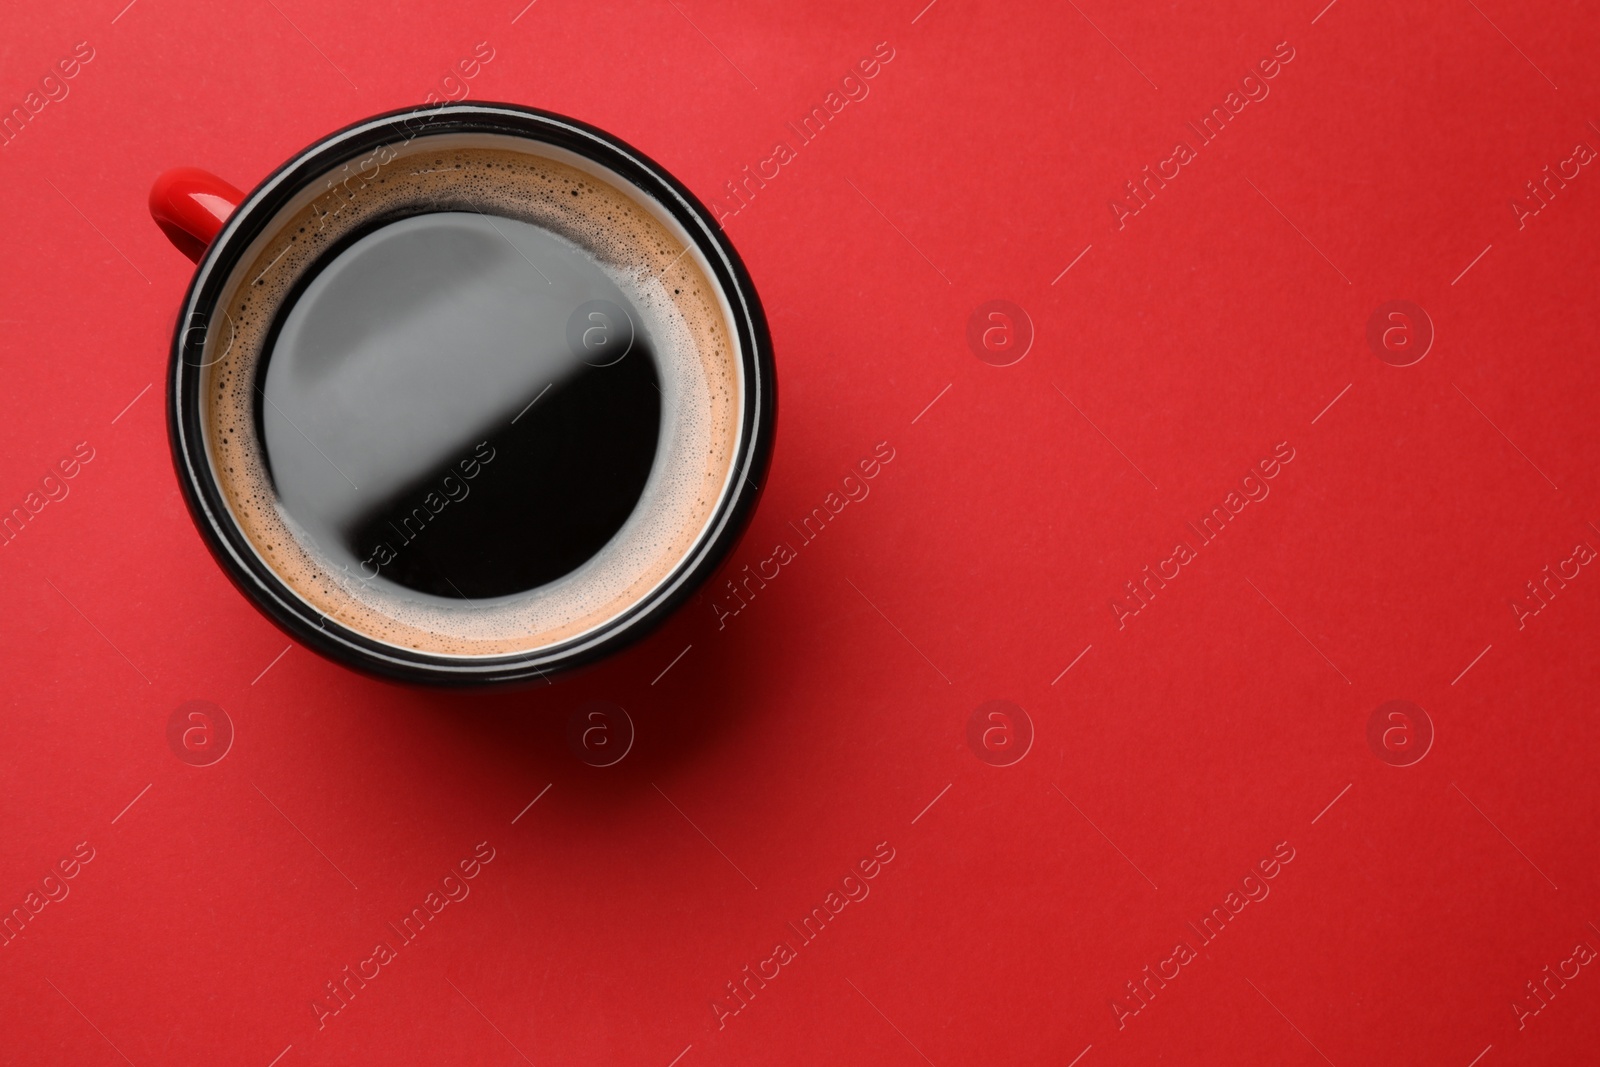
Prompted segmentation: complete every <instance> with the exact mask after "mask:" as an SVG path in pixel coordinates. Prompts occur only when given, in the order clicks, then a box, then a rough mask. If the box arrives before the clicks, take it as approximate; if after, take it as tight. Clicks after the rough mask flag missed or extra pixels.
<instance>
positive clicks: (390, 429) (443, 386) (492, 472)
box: [258, 212, 662, 599]
mask: <svg viewBox="0 0 1600 1067" xmlns="http://www.w3.org/2000/svg"><path fill="white" fill-rule="evenodd" d="M280 321H281V328H280V329H279V331H278V333H277V336H276V337H275V339H274V340H273V342H272V344H271V348H270V351H269V355H268V358H267V360H266V363H265V367H266V369H265V373H264V374H263V375H262V376H261V378H262V380H261V381H260V383H259V386H258V387H259V389H260V396H259V400H260V403H259V418H260V426H261V430H262V438H263V445H264V449H263V450H264V452H265V454H266V457H267V462H268V466H269V468H270V472H271V477H272V482H273V486H274V488H275V490H276V492H277V495H278V498H279V500H280V502H281V505H282V507H283V509H284V510H285V511H286V512H287V513H288V515H289V517H290V518H291V520H292V521H293V522H294V523H295V524H296V525H298V526H299V527H300V528H301V529H302V530H303V531H304V532H305V534H306V535H307V539H308V540H309V541H310V542H312V543H313V544H315V545H316V546H317V548H318V549H319V551H321V552H322V553H323V554H325V555H326V556H327V557H328V559H329V561H330V562H331V563H332V564H333V566H334V569H335V570H342V571H343V572H344V573H345V574H347V575H349V576H350V577H351V578H352V579H353V580H363V581H372V582H381V583H392V585H391V586H390V587H391V588H395V587H399V588H401V589H404V590H410V591H413V592H415V593H421V594H429V595H433V596H440V597H449V598H468V599H479V598H488V597H498V596H506V595H510V594H514V593H520V592H524V591H526V590H530V589H534V588H537V587H538V586H541V585H544V584H547V583H549V582H552V581H555V580H557V579H559V578H561V577H563V576H564V575H567V574H570V573H572V572H573V571H574V570H576V569H577V568H579V567H581V566H582V565H583V564H584V563H585V562H587V561H588V560H590V559H592V558H593V557H594V556H595V555H596V553H598V552H599V551H600V549H601V548H602V547H604V545H605V544H606V543H607V542H608V541H609V540H610V539H611V537H612V536H613V535H614V534H615V533H616V532H617V531H618V530H619V529H620V528H621V527H622V525H623V523H624V522H625V521H626V520H627V518H628V516H629V515H630V514H632V513H633V510H634V508H635V506H636V505H637V504H638V502H639V499H640V497H641V495H642V493H643V490H644V488H645V484H646V481H647V480H648V478H649V475H650V471H651V468H652V465H653V462H654V460H655V457H656V451H657V446H658V442H659V439H660V433H661V410H662V397H661V391H660V390H661V381H660V375H659V373H658V370H657V361H656V358H655V355H654V353H653V351H652V349H651V345H650V340H649V338H648V336H647V335H646V334H645V332H644V329H643V325H642V324H643V319H642V317H641V316H640V314H639V313H638V312H637V310H636V309H634V308H633V306H632V305H631V304H630V302H629V300H628V298H627V296H626V295H624V294H623V293H622V291H621V290H620V289H618V287H617V286H616V285H615V284H614V283H613V282H612V281H611V279H610V278H609V277H608V276H607V275H606V274H605V272H604V271H603V270H602V269H601V268H600V266H599V264H598V263H596V262H595V260H594V259H593V258H592V257H591V256H590V255H589V254H588V253H586V252H585V251H584V250H583V249H581V248H580V247H578V246H577V245H575V244H573V243H571V242H569V241H567V240H565V239H564V238H561V237H559V236H557V235H555V234H553V233H550V232H549V231H546V230H544V229H542V228H540V227H537V226H534V225H531V224H529V223H525V222H521V221H518V220H514V219H508V218H503V217H490V216H486V215H481V214H475V213H470V212H437V213H432V214H426V215H418V216H414V217H412V218H408V219H404V220H402V221H399V222H393V223H390V224H388V225H385V226H383V227H381V228H379V229H377V230H375V231H373V232H371V233H368V234H367V235H365V236H364V237H362V238H360V239H359V240H357V241H356V242H354V243H353V244H351V245H350V246H348V247H346V248H345V249H344V250H343V251H340V252H337V253H335V254H334V255H332V256H331V257H330V261H329V262H328V263H327V264H326V265H324V266H323V267H322V268H321V270H320V272H319V273H318V274H317V275H316V276H315V278H314V279H313V280H312V281H311V282H310V284H309V285H307V286H305V287H304V289H303V290H302V291H301V292H300V293H299V295H298V297H297V298H295V299H293V301H292V303H291V304H290V305H288V307H287V310H286V312H280Z"/></svg>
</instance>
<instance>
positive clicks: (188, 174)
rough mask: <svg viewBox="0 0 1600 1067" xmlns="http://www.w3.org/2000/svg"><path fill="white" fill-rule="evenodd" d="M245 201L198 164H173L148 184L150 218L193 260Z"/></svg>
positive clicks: (242, 195) (199, 255) (229, 185)
mask: <svg viewBox="0 0 1600 1067" xmlns="http://www.w3.org/2000/svg"><path fill="white" fill-rule="evenodd" d="M243 201H244V194H243V193H241V192H240V191H239V190H238V189H235V188H234V187H233V186H232V185H231V184H229V183H228V182H226V181H223V180H222V179H221V178H219V177H217V176H216V175H215V174H212V173H211V172H210V171H207V170H201V169H200V168H198V167H176V168H174V169H172V170H169V171H167V172H166V173H165V174H163V175H161V177H159V178H157V179H156V183H155V184H154V185H152V186H151V187H150V217H151V218H153V219H155V220H156V225H157V226H160V227H161V231H162V232H163V233H165V234H166V235H167V239H168V240H170V241H171V242H172V243H173V244H175V245H177V246H178V250H179V251H180V252H182V253H183V254H184V255H186V256H188V257H189V258H190V259H192V260H194V261H195V262H196V263H198V262H200V257H201V256H203V255H205V252H206V249H207V248H208V247H210V245H211V242H212V241H214V240H215V239H216V236H217V234H219V233H221V232H222V226H223V223H225V222H227V221H228V217H229V216H230V215H232V214H233V211H234V209H235V208H237V207H238V206H239V205H240V204H241V203H243Z"/></svg>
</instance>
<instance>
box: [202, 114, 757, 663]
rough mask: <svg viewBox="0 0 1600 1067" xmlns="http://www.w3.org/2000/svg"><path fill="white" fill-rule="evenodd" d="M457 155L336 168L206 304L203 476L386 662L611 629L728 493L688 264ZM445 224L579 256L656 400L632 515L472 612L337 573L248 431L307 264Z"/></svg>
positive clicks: (726, 456) (714, 360) (474, 155)
mask: <svg viewBox="0 0 1600 1067" xmlns="http://www.w3.org/2000/svg"><path fill="white" fill-rule="evenodd" d="M464 140H466V138H464V137H462V136H461V135H454V136H450V137H443V136H436V137H431V138H430V137H422V138H418V139H417V140H415V141H412V142H411V143H410V144H409V145H405V146H393V147H391V148H390V149H388V150H387V151H384V150H380V153H381V154H378V153H375V154H374V157H373V158H375V159H383V158H387V159H388V161H387V162H384V163H382V164H381V165H376V173H371V172H369V170H368V167H362V168H361V170H360V174H359V176H357V175H354V174H353V173H352V172H351V171H350V169H349V168H346V169H344V170H341V171H339V172H338V173H337V174H330V175H328V176H325V177H324V178H321V179H318V181H317V182H316V183H314V185H315V186H316V187H317V188H319V189H320V190H321V191H320V192H318V193H316V194H315V195H314V196H313V197H312V198H311V199H310V200H309V202H297V203H295V204H291V205H290V206H289V207H287V208H285V209H284V210H283V211H282V212H280V214H279V217H278V218H277V219H274V220H273V224H272V225H271V226H269V228H268V232H269V234H270V235H271V236H269V237H267V238H265V239H262V240H258V241H257V243H256V245H255V248H254V251H255V253H256V254H255V255H254V257H253V258H249V259H246V260H244V261H242V262H241V263H240V265H239V267H238V268H236V270H235V271H234V274H233V276H232V278H230V280H229V284H228V286H227V288H226V289H225V290H224V295H223V298H222V299H221V300H220V301H219V302H218V306H219V307H222V308H224V309H225V310H226V311H227V312H228V315H229V316H231V319H232V322H233V327H234V328H233V330H232V331H231V335H230V336H229V337H228V338H226V339H225V340H226V342H227V343H226V345H224V344H223V343H222V342H221V341H219V340H218V339H216V338H209V337H208V339H207V344H206V350H205V352H204V359H205V361H206V362H207V363H208V364H210V365H209V366H208V368H207V377H206V379H205V381H206V386H205V389H204V392H203V394H202V395H203V397H204V398H205V402H206V407H207V410H206V411H205V412H204V414H205V416H206V418H205V420H204V421H205V425H207V426H208V427H210V432H209V435H208V436H209V445H210V451H211V459H212V465H213V469H214V471H215V473H216V476H217V479H218V482H219V484H220V485H221V487H222V490H223V494H224V497H225V498H226V500H227V501H228V504H229V508H230V510H231V511H232V513H233V515H234V518H235V519H236V521H237V522H238V524H239V527H240V529H241V530H242V531H243V532H244V534H245V536H246V537H247V538H248V539H249V540H250V542H251V544H252V545H253V546H254V547H255V548H256V550H257V551H258V552H259V553H260V555H261V556H262V558H263V559H265V560H266V561H267V562H268V563H269V565H270V566H271V567H272V569H273V570H274V571H275V572H277V573H278V574H279V575H280V576H282V577H283V579H284V580H285V582H286V583H287V584H288V585H289V586H290V588H291V589H293V590H295V591H296V592H297V593H298V594H299V595H300V597H301V598H302V599H303V600H304V601H306V603H308V604H309V605H311V606H312V607H313V608H314V609H315V610H317V611H318V612H320V613H321V614H322V615H324V616H325V617H326V618H328V619H331V620H333V621H336V622H338V623H341V624H343V625H344V626H346V627H348V628H350V629H352V630H355V631H357V632H360V633H363V634H366V635H367V636H369V637H372V638H374V639H376V640H379V641H382V642H384V643H387V644H390V645H395V646H398V647H401V648H408V649H416V650H421V651H427V652H432V653H445V654H454V655H466V656H471V655H504V654H507V653H512V652H526V651H532V650H537V649H539V648H543V647H547V646H549V645H552V644H554V643H556V642H559V641H563V640H566V639H569V638H571V637H574V636H577V635H579V634H582V633H585V632H587V631H589V630H592V629H594V628H595V627H596V626H599V625H602V624H603V623H605V622H606V621H608V620H610V619H612V618H615V617H616V616H617V615H619V614H621V613H622V612H624V611H626V610H627V609H628V608H629V607H631V606H632V605H634V604H636V603H637V602H638V601H639V600H640V599H642V598H643V597H644V596H646V595H648V594H649V592H650V591H651V590H652V589H654V588H655V587H656V586H657V585H659V584H660V583H661V582H662V581H664V580H665V579H666V578H667V577H668V576H669V575H670V574H671V572H672V571H673V569H674V568H675V567H676V565H677V564H678V563H679V562H680V561H681V560H682V559H683V558H684V557H685V556H687V555H688V553H689V552H690V551H691V550H692V548H693V546H694V544H695V542H696V541H697V540H698V538H699V536H700V534H701V533H702V531H703V530H704V529H705V527H706V526H707V524H708V523H709V522H710V521H711V518H712V515H713V512H714V511H715V508H716V503H717V501H718V500H719V499H720V498H721V496H722V492H723V488H724V486H725V485H726V483H727V481H728V480H729V478H730V476H731V471H732V468H733V462H734V457H735V453H736V449H737V444H738V438H739V433H740V404H741V401H742V394H741V390H742V380H741V376H740V370H739V367H740V360H739V352H738V349H737V346H736V344H735V342H734V340H733V334H732V331H731V329H730V325H729V322H728V316H727V312H726V311H725V308H724V304H723V302H722V300H721V298H720V297H719V294H718V291H717V289H716V287H715V285H714V283H713V282H712V281H711V280H710V279H709V278H708V277H707V276H706V273H705V271H704V270H703V269H702V267H701V264H700V263H699V262H698V252H697V250H692V249H690V248H686V246H685V243H684V242H683V241H682V240H680V239H679V238H678V237H677V236H676V235H675V234H674V233H673V232H671V231H670V230H669V229H668V228H667V226H665V225H664V224H663V223H662V222H661V221H660V220H659V219H658V218H657V217H656V216H655V215H654V214H653V213H652V212H651V211H650V210H649V209H648V208H647V207H645V206H644V205H643V204H641V203H640V202H638V200H636V199H635V197H636V196H638V195H639V194H633V195H630V194H629V193H627V192H624V191H623V188H622V187H621V182H620V181H617V182H615V183H614V182H613V181H608V180H605V179H602V178H601V177H598V176H597V175H595V174H593V173H590V172H588V171H587V170H580V169H578V168H577V167H575V166H572V165H569V164H568V163H565V162H562V161H560V160H557V159H553V158H549V157H546V156H544V155H539V154H535V151H534V150H532V146H531V145H530V146H529V147H530V150H527V151H518V150H510V149H507V148H503V147H498V146H497V147H492V148H491V147H483V146H482V145H483V144H484V143H485V142H487V141H488V140H490V139H489V138H480V139H479V141H478V144H477V145H476V146H473V145H468V144H463V143H462V142H463V141H464ZM492 140H494V141H495V142H499V143H500V144H503V143H505V141H506V139H505V138H493V139H492ZM373 165H375V164H369V166H373ZM352 186H353V187H354V188H352ZM305 199H306V198H304V197H303V198H302V201H304V200H305ZM457 210H471V211H480V212H484V213H486V214H490V215H504V216H506V217H510V218H517V219H522V220H524V221H526V222H530V223H533V224H534V225H538V226H542V227H544V228H545V229H547V230H550V231H552V232H554V233H556V234H559V235H560V236H562V237H565V238H566V239H568V240H570V241H572V242H573V243H574V244H576V245H578V246H579V247H581V248H583V249H584V250H585V251H587V252H588V253H589V254H590V255H592V256H593V257H594V258H595V259H596V260H597V261H598V262H599V263H600V265H601V267H602V268H603V269H604V270H605V271H606V272H607V274H608V275H610V276H611V278H612V280H613V281H614V282H616V284H617V285H618V287H619V288H621V289H622V291H623V292H624V293H626V294H627V295H628V297H629V299H630V300H631V301H632V303H633V304H634V306H635V308H636V309H637V310H638V311H639V313H640V314H641V316H642V317H643V318H644V320H645V328H646V330H647V331H648V332H649V334H650V336H651V338H652V340H653V341H654V342H655V349H656V357H657V359H658V361H659V363H660V366H659V368H658V369H659V371H660V376H661V381H662V394H663V404H662V423H663V425H662V440H661V448H660V449H659V450H658V452H657V456H656V460H655V464H654V466H653V468H652V470H651V474H650V477H649V480H648V481H647V483H646V485H645V489H644V492H643V494H642V496H641V498H640V501H639V504H638V505H637V506H636V507H635V509H634V512H633V514H632V515H631V516H630V517H629V518H628V520H627V521H626V522H625V523H624V524H623V526H622V528H621V529H620V530H619V531H618V532H617V533H616V535H615V536H614V537H613V538H612V539H611V541H610V542H609V543H608V544H607V545H606V546H605V547H604V548H603V549H601V551H600V552H599V553H598V554H597V555H596V556H595V557H594V558H593V559H591V560H589V561H588V562H587V563H585V564H584V565H583V566H581V567H579V568H578V569H577V570H576V571H574V572H572V573H571V574H568V575H566V576H565V577H563V578H561V579H558V580H557V581H555V582H552V583H550V584H548V585H545V586H541V587H540V588H538V589H535V590H532V591H530V592H528V593H523V594H518V595H516V596H510V597H501V598H498V599H495V600H478V601H472V602H470V604H468V603H464V602H454V601H450V600H446V599H443V598H431V597H419V596H418V594H416V593H415V592H414V591H410V590H406V591H404V592H401V591H398V589H397V587H394V586H391V585H390V584H389V583H388V582H387V581H386V580H383V579H382V578H381V577H380V578H379V579H377V580H370V579H369V577H368V576H365V575H363V574H361V573H360V572H359V571H357V572H351V571H349V570H348V568H344V567H338V568H336V567H335V566H334V565H333V564H332V563H331V562H330V561H329V559H328V557H327V556H326V555H324V554H323V553H321V552H320V551H319V550H318V548H317V546H316V545H315V544H314V543H313V541H312V539H311V538H310V536H309V535H308V534H307V533H306V531H305V530H303V529H302V528H301V527H300V526H299V525H298V524H297V523H296V522H294V520H293V519H292V518H291V517H290V516H289V515H288V513H287V512H286V511H285V510H284V509H283V508H282V507H281V505H280V504H279V503H278V501H277V499H276V495H275V493H274V492H273V490H272V487H271V481H270V478H269V477H268V474H267V470H266V462H265V456H264V455H263V453H262V451H261V443H260V439H259V436H258V435H257V434H256V433H255V432H254V431H253V426H254V418H255V416H254V408H255V394H256V383H257V380H258V374H259V371H260V369H261V361H262V358H263V354H264V353H263V346H264V345H265V342H266V339H267V336H268V334H269V333H270V331H271V328H272V325H273V321H274V319H275V318H276V313H277V310H278V307H279V305H280V303H281V302H282V301H283V300H284V298H285V296H286V295H287V294H289V293H291V292H292V291H294V289H295V286H296V283H297V282H298V281H299V280H300V279H301V278H303V277H304V276H305V275H306V274H307V272H308V271H310V270H312V269H314V268H315V267H316V265H317V262H318V260H319V258H320V257H321V256H322V254H323V253H324V252H325V251H327V250H328V249H329V248H330V247H331V246H333V245H335V244H337V243H338V242H339V241H340V239H341V238H343V237H345V236H346V235H348V234H350V233H352V232H354V231H356V230H358V229H360V228H362V227H363V226H365V225H367V224H369V223H372V222H374V221H375V220H383V219H386V218H390V217H395V216H400V215H414V214H420V213H423V212H429V211H457ZM213 349H222V350H223V351H221V352H216V351H213ZM213 361H214V362H213Z"/></svg>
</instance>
